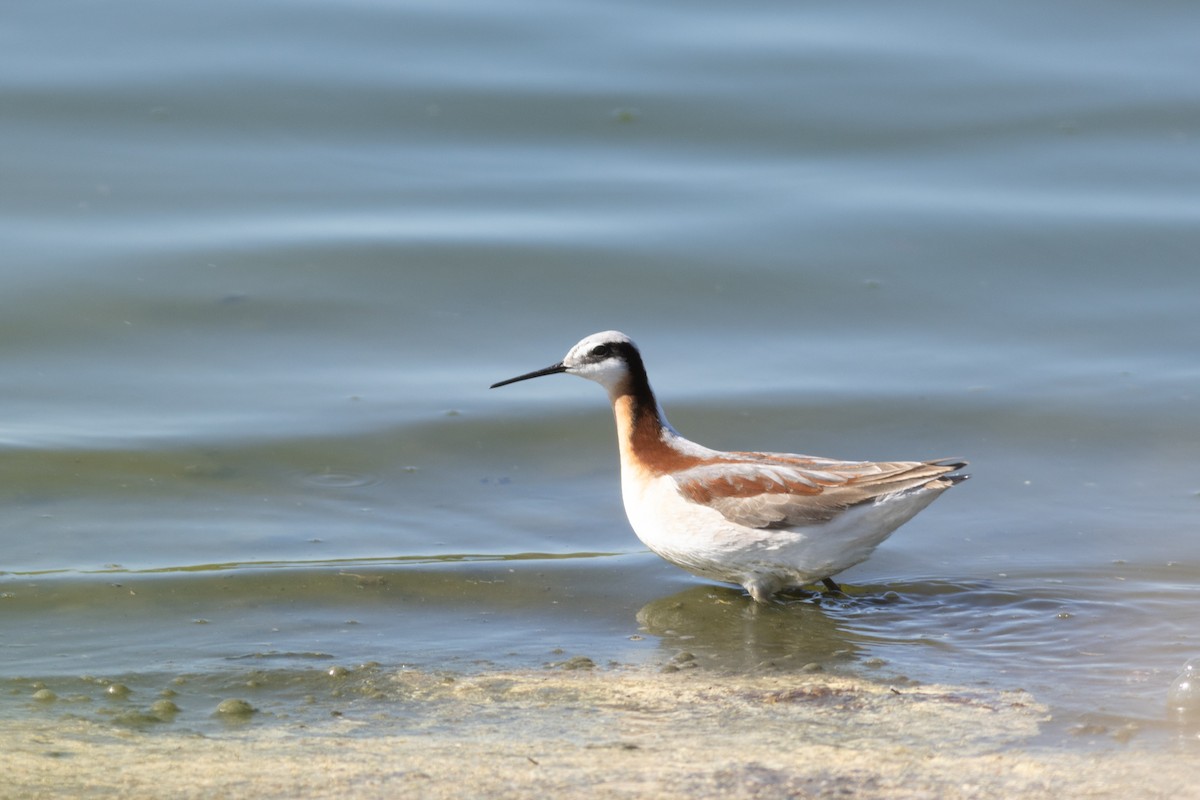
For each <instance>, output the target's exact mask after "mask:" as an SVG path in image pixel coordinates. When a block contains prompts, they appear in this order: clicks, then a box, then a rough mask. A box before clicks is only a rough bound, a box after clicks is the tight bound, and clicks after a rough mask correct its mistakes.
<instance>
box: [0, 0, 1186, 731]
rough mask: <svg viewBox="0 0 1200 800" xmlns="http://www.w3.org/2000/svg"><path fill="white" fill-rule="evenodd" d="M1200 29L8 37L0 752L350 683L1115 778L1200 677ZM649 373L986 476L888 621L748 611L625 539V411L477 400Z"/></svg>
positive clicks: (63, 14) (541, 396)
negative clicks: (809, 717) (374, 682)
mask: <svg viewBox="0 0 1200 800" xmlns="http://www.w3.org/2000/svg"><path fill="white" fill-rule="evenodd" d="M1031 20H1036V24H1033V22H1031ZM1198 26H1200V10H1198V9H1194V8H1190V7H1187V6H1184V5H1179V4H1176V5H1169V6H1159V7H1156V8H1155V9H1153V13H1147V11H1146V10H1145V9H1143V8H1141V7H1138V6H1131V5H1129V4H1121V3H1086V4H1085V3H1066V4H1059V5H1057V6H1055V7H1054V8H1048V7H1046V6H1044V5H1042V4H1033V3H994V4H983V5H979V4H976V5H974V6H972V7H966V6H962V5H961V4H953V3H938V2H926V3H918V4H905V5H904V6H903V7H901V6H894V7H893V6H889V5H880V6H877V7H865V6H860V5H846V4H841V3H826V4H803V5H801V6H796V5H795V4H784V3H778V4H777V3H759V4H752V5H750V6H746V5H744V4H743V5H739V6H729V7H727V6H723V5H719V4H711V5H710V6H697V5H696V4H694V3H683V2H670V1H669V0H662V1H661V2H651V3H645V2H638V3H620V2H611V0H606V1H605V2H603V3H571V4H561V3H545V2H536V1H534V0H522V1H521V2H513V3H504V4H497V3H476V2H469V1H467V2H438V3H431V2H427V3H420V2H417V3H386V2H362V3H355V4H350V5H347V4H341V3H338V4H335V3H321V2H308V3H294V2H288V3H282V2H276V3H270V2H266V3H255V4H240V3H232V2H210V3H194V4H191V5H190V6H187V7H182V6H181V4H177V3H176V4H166V5H164V4H160V3H151V2H125V3H115V4H94V3H79V2H50V3H37V4H23V5H22V6H21V7H14V8H13V9H9V11H8V13H7V14H6V23H5V25H4V31H3V32H2V33H0V42H2V44H3V46H2V47H0V52H2V53H3V55H0V65H2V66H3V69H0V124H2V126H3V130H4V142H5V147H4V153H3V156H2V157H0V212H2V213H0V241H3V242H4V246H3V255H2V256H0V270H2V275H3V279H4V287H5V289H4V292H3V294H2V295H0V408H2V409H3V413H2V414H0V445H2V447H3V450H2V451H0V457H2V458H3V474H4V480H3V482H2V486H3V488H2V489H0V492H2V494H3V501H4V505H3V508H4V511H3V514H2V515H0V530H2V534H0V535H2V536H3V540H2V541H3V559H2V561H0V680H2V681H3V693H2V694H0V706H2V710H3V713H6V714H30V713H33V714H43V715H54V714H67V713H99V712H98V711H97V708H98V707H99V706H102V705H103V700H101V699H100V698H99V696H100V695H103V694H104V692H105V687H106V686H108V685H109V682H110V681H114V680H115V681H119V682H121V683H123V685H125V686H127V687H129V688H130V689H131V690H132V691H133V695H132V697H133V698H135V699H136V698H139V697H152V696H153V693H154V692H155V691H157V690H159V689H161V688H162V687H163V686H165V685H172V682H173V681H175V682H186V685H187V686H188V687H191V688H189V689H187V690H181V692H180V700H179V704H180V706H181V707H183V709H184V712H185V713H184V714H183V716H182V717H181V718H180V722H179V723H177V724H185V725H186V724H193V725H198V724H200V723H197V722H194V721H190V720H189V718H188V716H189V714H190V713H191V711H192V710H193V709H196V710H199V709H207V708H209V707H210V703H209V701H210V700H211V699H212V698H214V697H220V696H224V693H226V692H227V687H229V686H231V685H237V686H243V685H244V684H245V683H246V681H245V680H244V676H245V675H246V674H248V673H253V674H255V675H258V676H259V677H258V678H255V680H256V681H258V683H257V684H256V685H257V686H258V692H259V694H258V696H257V698H256V701H255V702H257V703H258V704H259V705H261V706H264V707H271V706H272V705H273V704H274V705H284V704H286V702H287V698H288V697H289V696H290V695H289V694H288V692H289V691H291V689H289V688H288V687H292V688H294V687H295V685H296V681H299V682H300V683H301V684H303V683H304V682H305V681H307V680H310V679H311V680H314V681H316V680H318V678H317V677H314V676H319V675H322V674H324V672H323V671H324V670H326V669H327V668H328V667H329V665H350V666H352V665H355V664H359V663H362V662H377V663H378V664H379V665H380V666H379V667H378V668H379V669H392V668H395V667H398V666H403V665H413V666H421V667H442V666H450V667H452V668H459V669H476V668H480V667H484V668H486V667H487V666H489V665H501V666H504V665H540V664H544V663H548V662H552V661H555V660H559V659H561V658H564V657H566V656H569V655H573V654H585V655H589V656H591V657H593V658H594V659H596V660H597V661H600V662H603V661H604V660H608V659H612V660H616V661H621V662H626V663H628V662H633V663H644V664H650V665H654V664H657V663H660V662H664V661H665V660H666V659H668V658H670V657H671V656H673V655H674V654H675V653H677V652H678V651H679V650H688V651H690V652H693V653H695V654H696V655H697V656H698V660H699V661H700V662H701V663H703V664H705V665H706V666H709V667H711V668H714V669H725V670H735V671H736V670H760V669H788V668H793V667H802V666H803V665H805V664H809V663H813V662H817V663H821V664H823V665H825V666H826V667H827V668H829V669H836V670H842V671H847V672H850V673H853V674H869V675H876V674H878V675H881V676H887V677H889V678H890V677H894V676H897V675H901V674H903V675H907V676H909V677H911V678H914V679H919V680H952V681H956V682H960V683H966V684H989V685H993V686H999V687H1002V688H1004V687H1023V688H1027V689H1029V690H1031V691H1033V692H1034V693H1035V694H1036V696H1037V697H1038V698H1039V699H1040V700H1041V701H1043V702H1046V703H1048V704H1049V705H1050V706H1051V707H1052V708H1053V709H1054V717H1055V719H1054V722H1053V723H1051V724H1050V725H1048V727H1047V730H1048V732H1049V733H1051V734H1056V733H1061V732H1064V731H1069V730H1076V731H1080V730H1082V731H1084V732H1085V733H1086V734H1087V735H1084V736H1078V737H1071V736H1063V737H1062V738H1061V740H1063V741H1070V742H1080V741H1085V742H1093V741H1097V740H1098V741H1111V740H1112V737H1111V736H1110V734H1112V733H1113V732H1114V731H1116V732H1120V731H1123V730H1126V728H1125V727H1124V726H1127V725H1129V724H1135V725H1137V726H1139V727H1140V728H1141V729H1142V732H1141V733H1140V734H1138V735H1137V736H1135V737H1134V740H1133V741H1134V742H1135V743H1136V742H1151V743H1153V742H1157V741H1159V740H1161V739H1162V738H1163V737H1165V736H1173V735H1175V734H1176V733H1178V732H1179V730H1180V729H1177V728H1175V727H1173V724H1174V723H1173V722H1172V721H1171V720H1169V719H1168V716H1167V712H1166V697H1167V692H1168V689H1169V687H1170V685H1171V682H1172V680H1173V679H1174V677H1175V675H1176V674H1177V673H1178V672H1179V670H1180V669H1181V668H1182V667H1183V664H1184V663H1185V662H1186V661H1187V660H1188V659H1189V658H1192V657H1195V656H1198V655H1200V628H1198V627H1197V623H1196V620H1197V619H1200V589H1198V588H1197V587H1198V584H1200V536H1198V535H1197V534H1198V532H1200V523H1198V520H1200V471H1198V470H1197V461H1198V459H1200V427H1198V426H1197V418H1198V417H1200V414H1198V406H1200V356H1198V355H1197V353H1198V352H1200V269H1198V268H1197V263H1196V258H1197V256H1196V254H1197V253H1198V252H1200V83H1198V82H1197V81H1196V80H1195V75H1196V74H1197V71H1198V70H1200V51H1198V50H1197V49H1196V47H1195V31H1196V30H1197V27H1198ZM607 328H620V329H622V330H625V331H626V332H628V333H630V334H631V335H632V336H634V337H635V338H636V339H637V340H638V342H639V343H640V344H641V346H642V348H643V351H644V352H645V355H646V358H647V361H648V364H649V367H650V370H651V377H652V379H653V381H654V383H655V386H656V388H657V389H658V392H659V394H660V397H661V399H662V400H663V403H664V405H665V406H666V407H667V410H668V412H669V413H670V415H671V418H672V421H673V422H674V423H675V425H676V427H678V428H679V429H680V430H681V431H683V432H684V434H685V435H689V436H691V437H693V438H695V439H697V440H699V441H702V442H704V443H705V444H708V445H710V446H714V447H729V448H741V449H751V448H753V449H771V450H786V451H797V452H807V453H812V454H817V455H828V456H836V457H843V458H880V459H885V458H886V459H892V458H934V457H943V456H961V457H965V458H968V459H970V460H971V462H972V472H973V474H974V479H973V480H972V481H970V482H969V483H967V484H964V485H963V486H962V487H960V488H958V489H956V490H955V491H954V492H951V493H949V494H948V495H946V496H945V497H944V498H942V499H941V500H939V501H938V502H937V503H936V504H935V505H934V506H933V507H931V508H930V509H929V510H928V511H926V512H924V513H923V514H922V515H921V516H920V517H918V518H917V520H915V521H914V522H913V523H910V524H909V525H908V526H907V527H905V528H904V529H902V530H901V531H900V532H899V533H898V534H897V535H896V536H895V537H893V538H892V539H891V540H889V542H888V543H887V544H886V545H885V546H884V547H883V548H882V549H881V550H880V551H879V552H878V553H877V554H876V556H875V557H874V558H873V559H872V560H870V561H868V562H867V563H865V564H863V565H861V566H859V567H857V568H856V569H855V570H853V571H852V572H850V573H846V574H845V575H844V576H843V579H844V581H845V582H846V583H847V584H848V585H850V586H851V587H853V589H852V597H851V598H850V599H847V600H842V601H837V602H832V601H828V600H827V601H824V602H797V603H794V604H791V605H788V606H784V607H777V608H768V609H754V608H753V607H751V606H750V605H749V604H748V603H747V602H746V601H745V600H744V599H743V598H742V597H741V594H740V593H739V592H735V591H732V590H728V589H725V588H722V587H714V586H711V585H707V584H704V583H703V582H700V581H698V580H695V579H693V578H691V577H689V576H687V575H685V574H684V573H682V572H680V571H678V570H676V569H674V568H672V567H670V566H668V565H665V564H663V563H662V562H660V561H659V560H657V559H656V558H655V557H653V556H651V555H649V554H648V553H646V552H645V551H644V550H643V548H642V547H641V546H640V544H639V543H638V542H637V540H636V539H635V538H634V537H633V535H632V533H631V532H630V531H629V529H628V526H627V524H626V522H625V520H624V516H623V512H622V509H621V505H620V500H619V494H618V492H619V489H618V483H617V475H616V454H615V443H614V442H613V432H612V423H611V420H610V419H609V416H608V415H609V412H608V410H607V408H606V406H605V402H604V398H603V395H602V393H601V392H600V391H599V390H598V389H597V388H596V387H594V386H591V385H589V384H586V383H584V382H582V381H577V380H574V379H569V378H560V379H545V380H544V381H539V382H537V383H531V384H523V385H521V386H515V387H510V388H508V389H505V390H503V391H500V392H488V391H487V389H486V388H485V387H486V386H487V385H488V384H490V383H492V382H493V381H496V380H499V379H501V378H506V377H509V376H511V375H514V374H517V373H519V372H524V371H527V370H530V369H534V368H537V367H541V366H544V365H546V364H548V363H551V362H552V361H555V360H557V359H558V358H560V357H561V356H562V354H563V353H564V352H565V350H566V349H567V347H569V346H570V345H571V344H573V343H574V342H575V341H576V340H577V339H578V338H580V337H581V336H583V335H585V334H587V333H591V332H593V331H596V330H602V329H607ZM564 654H565V655H564ZM263 676H267V677H263ZM42 685H44V686H46V687H47V688H50V689H51V690H53V691H55V692H56V693H57V694H58V695H59V697H60V700H59V701H57V702H56V703H55V702H52V703H49V704H46V703H41V704H37V703H35V702H34V701H32V700H30V694H31V692H32V691H33V687H35V686H42ZM175 685H183V683H177V684H175ZM189 692H190V693H189ZM81 709H82V710H83V711H82V712H81ZM205 713H207V712H205ZM1191 726H1192V727H1190V728H1189V727H1188V726H1186V725H1185V726H1184V728H1183V729H1182V731H1183V734H1184V735H1185V736H1194V735H1195V733H1196V729H1198V728H1200V723H1196V722H1195V721H1194V720H1193V721H1192V723H1191Z"/></svg>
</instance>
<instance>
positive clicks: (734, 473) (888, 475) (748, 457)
mask: <svg viewBox="0 0 1200 800" xmlns="http://www.w3.org/2000/svg"><path fill="white" fill-rule="evenodd" d="M727 455H728V456H729V459H728V460H725V459H721V460H720V461H714V462H709V463H705V464H701V465H698V466H695V467H692V468H690V469H687V470H684V471H682V472H679V473H676V474H675V475H674V480H675V483H676V486H677V488H678V489H679V492H680V494H682V495H683V496H684V497H686V498H687V499H688V500H691V501H692V502H694V503H699V504H701V505H706V506H709V507H711V508H713V509H715V510H717V511H718V512H720V513H721V514H722V515H723V516H724V517H725V518H726V519H728V520H729V521H730V522H733V523H736V524H738V525H745V526H747V527H751V528H793V527H802V526H805V525H815V524H819V523H822V522H827V521H829V520H830V519H833V518H834V517H836V516H837V515H838V514H840V513H841V512H842V511H844V510H845V509H847V508H849V507H851V506H854V505H858V504H859V503H865V502H870V501H874V500H876V499H877V498H880V497H885V496H888V495H893V494H898V493H902V492H907V491H911V490H914V489H918V488H922V487H925V486H927V485H929V484H933V485H931V486H929V488H939V489H940V488H946V487H949V486H951V485H952V484H954V483H957V482H958V481H961V480H965V479H966V477H967V476H965V475H950V474H948V473H951V472H953V471H954V470H956V469H959V468H961V467H963V466H965V462H960V461H895V462H873V461H832V460H829V459H823V458H811V457H807V456H795V455H790V454H783V453H729V454H727Z"/></svg>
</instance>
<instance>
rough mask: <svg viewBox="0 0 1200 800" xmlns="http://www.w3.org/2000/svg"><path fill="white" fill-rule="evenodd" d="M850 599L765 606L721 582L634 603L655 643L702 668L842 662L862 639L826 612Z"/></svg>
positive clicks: (801, 599)
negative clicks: (686, 655) (688, 656)
mask: <svg viewBox="0 0 1200 800" xmlns="http://www.w3.org/2000/svg"><path fill="white" fill-rule="evenodd" d="M843 602H855V601H854V600H853V599H852V598H846V599H844V600H841V599H835V598H832V597H830V596H828V595H818V594H814V595H796V596H793V597H790V598H788V599H786V600H784V601H782V602H778V603H772V604H769V605H765V604H762V603H756V602H754V601H753V600H751V599H750V598H749V597H748V596H747V595H746V594H745V593H744V592H742V591H740V590H738V589H732V588H728V587H724V586H694V587H692V588H690V589H686V590H684V591H682V592H679V593H677V594H673V595H670V596H669V597H663V598H660V599H658V600H654V601H652V602H650V603H647V604H646V605H644V606H642V608H641V610H640V611H639V612H638V615H637V619H638V622H639V623H640V624H641V627H642V629H643V630H644V631H645V632H647V633H649V634H651V635H654V636H657V637H659V639H661V640H662V644H663V647H664V648H666V649H669V650H672V651H686V652H687V653H690V654H693V655H694V656H695V657H696V658H697V660H698V661H699V662H700V663H702V664H703V665H704V666H706V667H712V668H716V669H729V670H737V671H747V670H766V669H771V670H793V669H794V670H801V669H805V668H809V669H812V668H813V667H812V665H814V664H816V665H820V666H821V667H827V666H829V665H831V664H834V663H837V662H843V661H850V660H852V659H854V657H855V656H856V655H857V654H858V653H859V652H860V651H861V649H862V638H861V637H860V636H857V635H855V634H854V633H853V632H851V631H849V630H848V629H847V628H846V626H845V625H844V624H843V623H842V622H841V621H839V620H838V618H837V616H836V615H835V614H831V613H830V609H829V606H830V605H836V604H838V603H843Z"/></svg>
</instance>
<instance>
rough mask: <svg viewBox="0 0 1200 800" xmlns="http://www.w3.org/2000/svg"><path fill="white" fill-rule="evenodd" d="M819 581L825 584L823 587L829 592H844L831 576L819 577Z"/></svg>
mask: <svg viewBox="0 0 1200 800" xmlns="http://www.w3.org/2000/svg"><path fill="white" fill-rule="evenodd" d="M821 583H823V584H825V588H826V589H828V590H829V591H831V592H837V593H838V594H845V592H843V591H842V587H840V586H838V585H837V581H835V580H834V579H833V578H821Z"/></svg>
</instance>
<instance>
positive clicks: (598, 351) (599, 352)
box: [588, 344, 612, 358]
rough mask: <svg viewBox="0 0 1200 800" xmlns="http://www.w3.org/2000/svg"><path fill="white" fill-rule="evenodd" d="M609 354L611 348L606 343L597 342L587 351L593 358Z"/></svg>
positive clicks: (604, 356)
mask: <svg viewBox="0 0 1200 800" xmlns="http://www.w3.org/2000/svg"><path fill="white" fill-rule="evenodd" d="M611 354H612V348H611V347H609V346H608V345H606V344H598V345H596V346H595V347H593V348H592V349H591V352H589V353H588V355H590V356H593V357H595V358H606V357H607V356H609V355H611Z"/></svg>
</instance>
